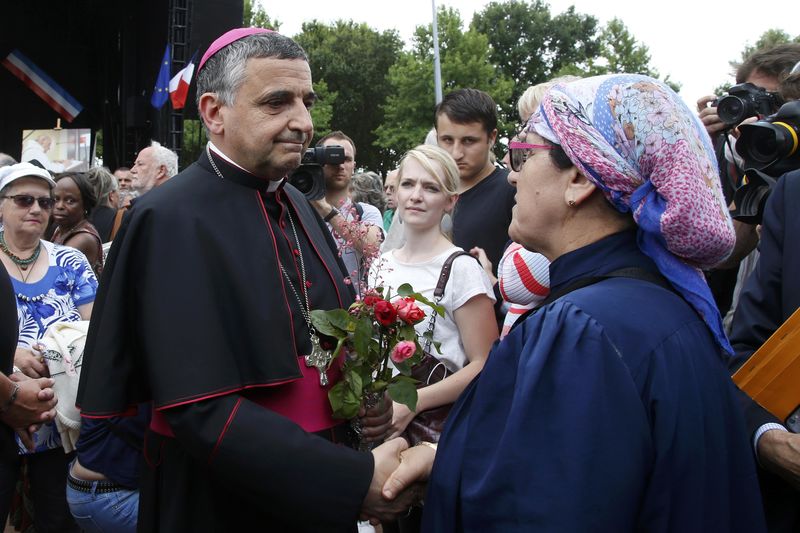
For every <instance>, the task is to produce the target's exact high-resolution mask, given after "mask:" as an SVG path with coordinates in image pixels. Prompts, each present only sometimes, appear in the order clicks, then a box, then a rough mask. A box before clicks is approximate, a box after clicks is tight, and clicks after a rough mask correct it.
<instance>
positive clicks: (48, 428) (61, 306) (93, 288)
mask: <svg viewBox="0 0 800 533" xmlns="http://www.w3.org/2000/svg"><path fill="white" fill-rule="evenodd" d="M42 246H43V247H44V249H43V250H42V252H46V253H47V258H48V261H49V265H50V267H49V269H48V270H47V274H45V276H44V277H43V278H42V279H40V280H39V281H36V282H33V283H23V282H22V281H19V280H17V279H14V278H13V277H12V278H11V282H12V284H13V286H14V292H15V294H16V298H17V319H18V323H19V340H18V341H17V346H18V347H20V348H31V347H32V346H33V345H34V344H36V343H37V342H38V341H39V340H40V339H41V338H42V337H43V336H44V333H45V331H47V328H48V327H49V326H50V325H52V324H54V323H56V322H76V321H78V320H81V315H80V313H79V312H78V306H80V305H83V304H87V303H90V302H93V301H94V297H95V294H96V293H97V277H96V276H95V274H94V272H93V271H92V267H91V266H90V265H89V262H88V261H87V259H86V256H85V255H83V253H81V252H80V251H78V250H76V249H74V248H70V247H67V246H60V245H57V244H53V243H51V242H47V241H42ZM34 442H35V444H36V448H35V450H34V452H33V453H37V452H43V451H47V450H52V449H54V448H60V447H61V438H60V436H59V434H58V430H57V429H56V425H55V422H50V423H48V424H44V425H43V426H42V427H41V429H40V430H39V431H37V432H36V433H35V434H34ZM17 444H18V445H19V450H20V453H21V454H26V453H31V452H29V451H28V450H27V449H25V447H24V446H23V445H22V444H21V443H20V442H19V439H17Z"/></svg>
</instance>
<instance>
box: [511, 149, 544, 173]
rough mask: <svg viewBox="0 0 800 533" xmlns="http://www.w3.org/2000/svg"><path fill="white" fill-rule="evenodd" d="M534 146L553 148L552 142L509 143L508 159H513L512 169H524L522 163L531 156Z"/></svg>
mask: <svg viewBox="0 0 800 533" xmlns="http://www.w3.org/2000/svg"><path fill="white" fill-rule="evenodd" d="M534 148H541V149H542V150H551V149H552V148H553V146H552V145H550V144H530V143H522V142H517V141H511V142H510V143H508V159H509V160H510V161H511V170H513V171H514V172H519V171H520V170H522V165H524V164H525V161H527V160H528V157H530V152H531V150H532V149H534Z"/></svg>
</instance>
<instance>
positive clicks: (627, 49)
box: [586, 18, 680, 92]
mask: <svg viewBox="0 0 800 533" xmlns="http://www.w3.org/2000/svg"><path fill="white" fill-rule="evenodd" d="M599 41H600V55H599V57H598V58H597V59H593V60H591V61H590V67H589V69H588V71H587V72H586V74H588V75H592V76H594V75H599V74H619V73H627V74H644V75H646V76H650V77H653V78H659V77H660V74H659V73H658V71H657V70H656V69H654V68H653V67H651V66H650V50H649V49H648V47H647V46H646V45H644V44H642V43H639V42H638V41H637V40H636V38H635V37H634V36H633V35H632V34H631V32H630V31H629V30H628V28H627V27H626V26H625V24H624V23H623V22H622V21H621V20H620V19H618V18H614V19H611V20H610V21H609V22H608V24H606V27H605V28H604V29H603V31H602V32H601V33H600V39H599ZM664 82H665V83H666V84H667V85H669V86H670V87H672V90H674V91H675V92H678V91H680V84H678V83H675V82H672V81H670V79H669V76H667V77H666V78H664Z"/></svg>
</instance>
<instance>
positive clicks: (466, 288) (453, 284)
mask: <svg viewBox="0 0 800 533" xmlns="http://www.w3.org/2000/svg"><path fill="white" fill-rule="evenodd" d="M479 294H485V295H486V296H488V297H489V299H490V300H491V301H492V302H494V301H495V297H494V290H493V289H492V282H491V281H489V276H487V275H486V272H485V271H484V270H483V267H481V265H480V263H478V262H477V261H476V260H475V259H473V258H471V257H464V256H460V257H458V258H456V260H455V261H453V270H451V271H450V279H449V280H448V281H447V286H446V287H445V290H444V297H443V298H442V304H443V305H444V306H445V307H446V308H447V309H448V310H449V311H450V312H451V313H452V312H454V311H455V310H456V309H458V308H459V307H461V306H462V305H464V304H465V303H467V302H468V301H469V300H470V299H471V298H473V297H475V296H477V295H479Z"/></svg>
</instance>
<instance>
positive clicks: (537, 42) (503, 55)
mask: <svg viewBox="0 0 800 533" xmlns="http://www.w3.org/2000/svg"><path fill="white" fill-rule="evenodd" d="M471 28H472V29H474V30H475V31H478V32H480V33H482V34H483V35H485V36H486V37H487V39H488V42H489V46H490V51H489V61H490V62H491V63H492V64H493V65H496V66H497V68H498V70H499V71H500V72H501V73H502V74H503V75H504V76H505V77H506V78H508V79H511V80H513V82H514V86H513V89H512V93H511V96H510V98H509V99H508V101H504V102H498V103H499V104H500V107H501V109H503V114H504V120H505V121H506V122H517V121H518V120H519V119H518V118H517V113H516V102H517V100H518V99H519V97H520V96H521V95H522V93H523V92H525V90H526V89H527V88H528V87H529V86H531V85H536V84H538V83H542V82H544V81H547V80H549V79H550V78H553V77H554V76H556V75H557V74H558V73H561V72H562V71H564V70H565V69H568V68H576V69H577V70H578V71H580V72H582V71H583V69H585V68H586V66H587V65H588V61H589V60H590V59H592V58H594V57H596V56H597V55H598V54H599V52H600V46H599V43H598V41H597V19H595V18H594V17H592V16H589V15H582V14H579V13H576V12H575V9H574V8H573V7H570V8H569V9H568V10H566V11H565V12H564V13H561V14H559V15H557V16H555V17H553V16H552V14H551V13H550V7H549V6H548V5H547V4H546V3H545V2H544V1H542V0H534V1H532V2H526V1H524V0H510V1H508V2H491V3H490V4H488V5H487V6H486V7H485V8H484V10H483V11H481V12H479V13H476V14H475V15H474V16H473V18H472V25H471ZM576 66H577V67H576Z"/></svg>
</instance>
